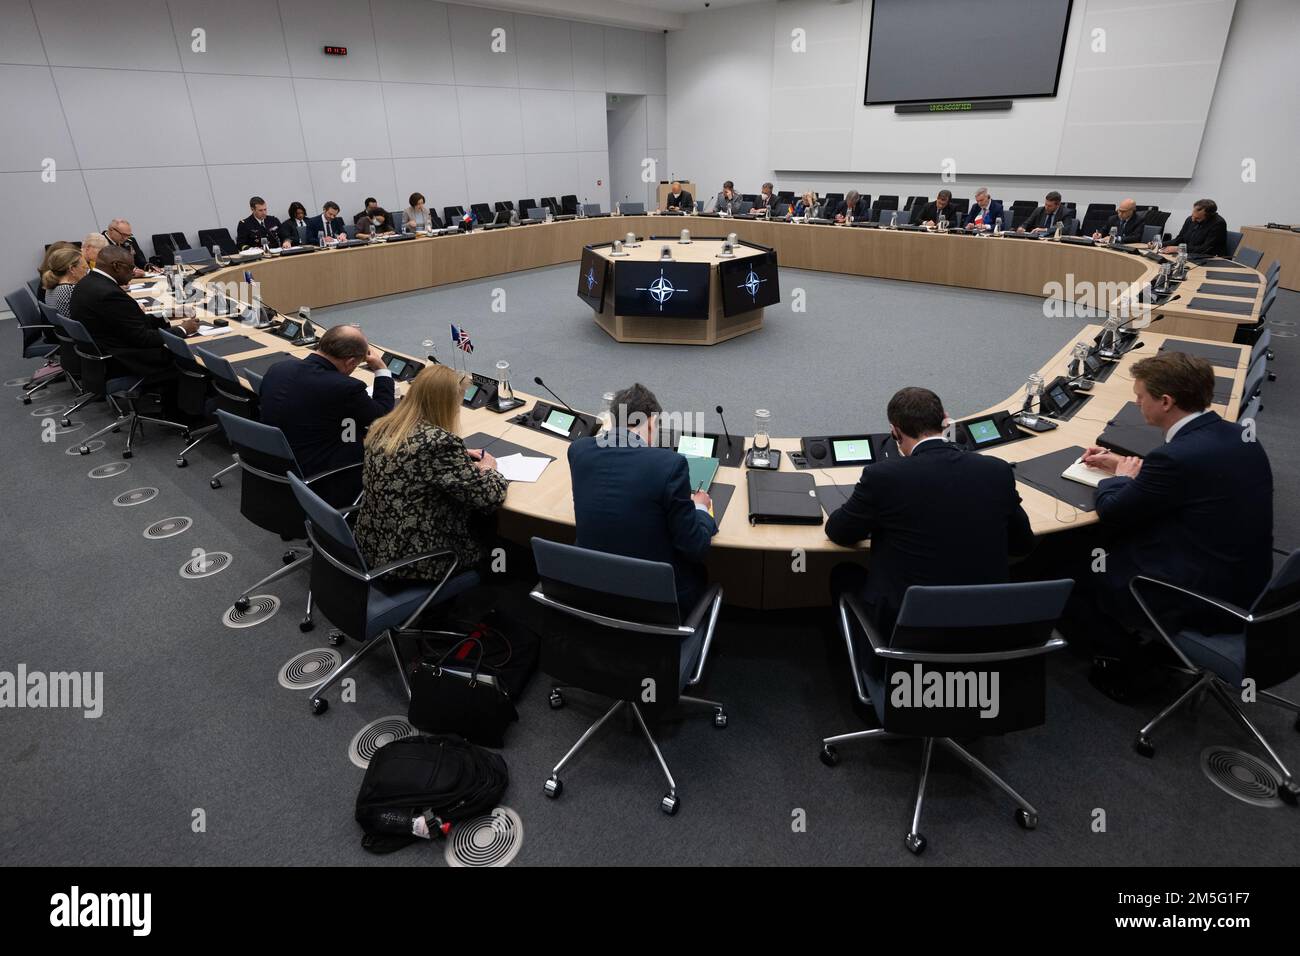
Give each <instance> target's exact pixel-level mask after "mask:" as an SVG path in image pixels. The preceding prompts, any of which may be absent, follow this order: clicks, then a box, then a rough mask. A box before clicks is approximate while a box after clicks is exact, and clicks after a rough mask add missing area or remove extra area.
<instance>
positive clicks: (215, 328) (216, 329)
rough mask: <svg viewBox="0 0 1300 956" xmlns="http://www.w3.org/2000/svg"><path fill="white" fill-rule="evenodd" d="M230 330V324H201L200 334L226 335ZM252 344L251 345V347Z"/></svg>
mask: <svg viewBox="0 0 1300 956" xmlns="http://www.w3.org/2000/svg"><path fill="white" fill-rule="evenodd" d="M229 331H230V326H228V325H200V326H199V335H224V334H225V333H226V332H229ZM251 347H252V346H250V348H251Z"/></svg>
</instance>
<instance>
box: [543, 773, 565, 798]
mask: <svg viewBox="0 0 1300 956" xmlns="http://www.w3.org/2000/svg"><path fill="white" fill-rule="evenodd" d="M563 792H564V784H563V783H561V782H560V778H559V777H552V778H551V779H550V780H547V781H546V783H544V784H542V793H544V794H546V795H547V796H548V797H550V798H551V799H552V800H554V799H555V798H556V797H558V796H559V795H560V794H562V793H563Z"/></svg>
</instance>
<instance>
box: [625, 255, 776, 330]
mask: <svg viewBox="0 0 1300 956" xmlns="http://www.w3.org/2000/svg"><path fill="white" fill-rule="evenodd" d="M619 268H622V266H620V267H619ZM718 279H719V280H720V281H721V283H722V314H723V315H726V316H732V315H740V314H741V313H742V312H752V311H753V310H754V309H761V308H764V307H765V306H769V305H775V304H776V303H778V302H780V301H781V286H780V283H779V282H778V280H777V271H776V253H775V252H764V253H762V254H760V255H756V256H745V257H744V258H743V259H723V260H722V263H721V264H720V265H719V266H718Z"/></svg>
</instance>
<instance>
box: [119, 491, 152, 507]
mask: <svg viewBox="0 0 1300 956" xmlns="http://www.w3.org/2000/svg"><path fill="white" fill-rule="evenodd" d="M157 497H158V489H157V488H132V489H131V490H130V491H124V492H122V493H121V494H120V495H118V496H117V497H116V498H114V499H113V504H115V505H117V506H118V507H119V508H130V507H133V506H134V505H142V504H144V503H145V502H146V501H153V500H154V499H155V498H157Z"/></svg>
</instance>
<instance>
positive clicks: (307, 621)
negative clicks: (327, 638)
mask: <svg viewBox="0 0 1300 956" xmlns="http://www.w3.org/2000/svg"><path fill="white" fill-rule="evenodd" d="M315 626H316V622H315V621H313V620H312V619H311V618H309V617H304V618H303V619H302V620H301V621H299V622H298V630H300V631H302V632H303V633H304V634H306V633H307V632H308V631H310V630H312V629H313V628H314V627H315Z"/></svg>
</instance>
